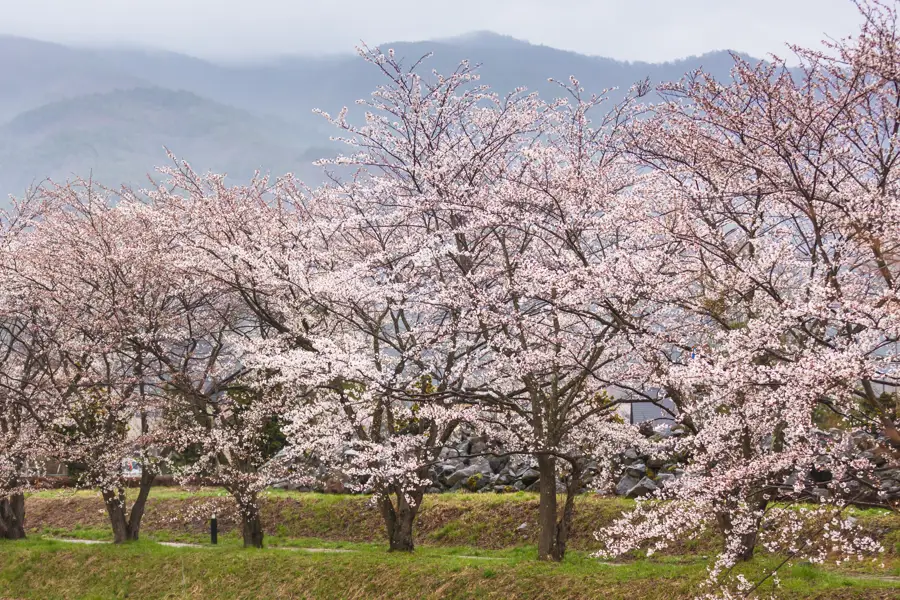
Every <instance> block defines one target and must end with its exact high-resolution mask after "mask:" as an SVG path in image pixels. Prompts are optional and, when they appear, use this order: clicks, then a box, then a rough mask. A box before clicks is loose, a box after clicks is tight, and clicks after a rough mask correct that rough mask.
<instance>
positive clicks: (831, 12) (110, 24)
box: [0, 0, 859, 62]
mask: <svg viewBox="0 0 900 600" xmlns="http://www.w3.org/2000/svg"><path fill="white" fill-rule="evenodd" d="M0 15H2V16H0V33H6V34H12V35H19V36H25V37H33V38H38V39H43V40H50V41H58V42H63V43H77V44H91V45H97V44H100V45H106V44H122V43H127V44H134V45H141V46H151V47H156V48H164V49H168V50H175V51H179V52H185V53H188V54H193V55H195V56H201V57H205V58H217V59H240V58H258V57H262V56H268V55H274V54H298V53H303V54H310V53H313V54H322V53H336V52H340V53H343V52H352V51H353V47H354V45H355V44H357V43H358V42H359V41H360V40H364V41H366V42H367V43H369V44H370V45H374V44H378V43H383V42H389V41H397V40H404V41H405V40H410V41H412V40H424V39H433V38H440V37H449V36H454V35H459V34H462V33H465V32H469V31H474V30H485V29H488V30H491V31H496V32H498V33H504V34H508V35H512V36H514V37H517V38H522V39H525V40H528V41H530V42H533V43H539V44H545V45H548V46H553V47H556V48H563V49H566V50H574V51H577V52H581V53H584V54H593V55H599V56H608V57H612V58H617V59H625V60H646V61H654V62H659V61H665V60H671V59H676V58H683V57H685V56H690V55H694V54H702V53H704V52H707V51H710V50H720V49H733V50H739V51H742V52H747V53H749V54H752V55H754V56H757V57H762V56H763V55H765V54H768V53H771V52H774V53H776V54H781V55H787V54H788V51H787V50H786V49H785V45H784V43H785V42H786V41H790V42H795V43H799V44H801V45H806V46H814V45H817V44H818V42H819V41H820V40H821V39H823V37H824V36H825V35H826V34H827V35H828V36H831V37H844V36H846V35H848V34H850V33H852V32H853V30H854V29H855V27H856V25H857V23H858V22H859V19H858V14H857V12H856V8H855V7H854V6H853V4H852V2H851V1H850V0H740V1H736V0H438V1H434V0H380V1H376V0H341V1H338V0H318V1H314V0H0Z"/></svg>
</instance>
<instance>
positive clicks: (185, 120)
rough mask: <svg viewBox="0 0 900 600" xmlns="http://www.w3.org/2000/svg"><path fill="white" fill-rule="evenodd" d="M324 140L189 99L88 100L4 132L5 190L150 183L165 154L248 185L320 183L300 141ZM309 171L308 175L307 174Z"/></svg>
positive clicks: (146, 91) (175, 95) (134, 94)
mask: <svg viewBox="0 0 900 600" xmlns="http://www.w3.org/2000/svg"><path fill="white" fill-rule="evenodd" d="M316 137H317V134H314V133H313V132H310V131H308V130H306V129H304V128H303V127H302V126H299V125H297V124H295V123H289V122H285V121H282V120H280V119H275V118H261V117H257V116H255V115H252V114H250V113H249V112H246V111H244V110H241V109H237V108H233V107H229V106H225V105H222V104H218V103H216V102H213V101H211V100H207V99H205V98H202V97H200V96H197V95H195V94H191V93H190V92H184V91H173V90H168V89H164V88H135V89H131V90H117V91H113V92H106V93H101V94H88V95H84V96H78V97H75V98H72V99H69V100H62V101H58V102H54V103H51V104H47V105H44V106H40V107H38V108H36V109H33V110H30V111H26V112H24V113H21V114H20V115H18V116H16V117H15V118H13V119H12V120H11V121H9V122H8V123H6V124H5V125H2V126H0V182H2V185H3V186H4V187H5V189H8V190H24V189H26V188H27V187H28V186H29V185H32V184H34V183H39V180H41V179H42V178H43V177H48V176H50V177H53V178H54V179H65V178H67V177H72V176H74V175H81V176H82V177H85V178H86V177H88V176H92V177H93V178H94V179H95V180H97V181H100V182H102V183H106V184H109V185H118V184H119V183H121V182H129V183H131V184H135V185H144V184H146V183H147V174H148V173H151V174H152V172H153V169H154V167H155V166H157V165H160V164H163V163H165V162H166V161H167V158H166V155H165V150H164V148H168V149H169V150H171V151H172V152H174V153H175V155H176V156H178V157H180V158H185V159H187V160H189V162H191V164H192V166H193V167H194V168H196V169H198V170H200V171H205V170H208V169H215V170H218V171H225V172H228V173H234V174H239V175H241V177H240V179H246V178H247V177H249V176H250V175H252V173H253V171H254V170H255V169H260V170H261V171H272V172H274V173H284V172H287V171H294V172H295V173H297V174H298V175H300V176H306V177H310V176H315V175H316V174H317V173H318V170H313V168H312V166H311V165H310V163H311V162H312V161H313V160H315V159H316V158H319V157H320V155H321V154H322V153H323V152H325V150H323V149H320V150H318V151H314V153H313V154H308V151H309V148H308V146H306V145H304V144H303V143H301V140H311V139H315V138H316ZM304 168H305V169H306V171H305V172H304Z"/></svg>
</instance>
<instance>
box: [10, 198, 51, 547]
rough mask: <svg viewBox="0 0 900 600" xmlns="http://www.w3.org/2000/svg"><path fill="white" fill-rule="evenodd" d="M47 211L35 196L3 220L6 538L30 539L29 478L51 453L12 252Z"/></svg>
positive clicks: (36, 357)
mask: <svg viewBox="0 0 900 600" xmlns="http://www.w3.org/2000/svg"><path fill="white" fill-rule="evenodd" d="M41 212H42V206H41V205H40V203H39V202H38V201H37V200H36V198H35V197H34V196H33V195H29V196H28V197H26V198H25V199H24V200H23V201H16V202H15V203H14V205H13V210H12V211H10V212H3V213H2V217H0V219H2V220H0V223H2V229H0V257H2V260H0V279H2V283H0V290H2V291H0V294H2V299H0V311H2V312H0V315H2V316H0V340H2V341H0V348H2V353H0V538H6V539H20V538H23V537H25V527H24V521H25V497H24V493H23V492H24V491H25V490H27V489H28V487H29V483H30V482H29V476H32V475H34V474H36V473H38V472H39V471H40V461H41V459H42V458H44V457H46V456H47V455H49V454H50V453H48V448H47V447H46V445H45V444H44V443H42V441H43V437H42V436H41V433H40V425H41V423H42V422H43V421H44V420H45V419H46V414H45V413H44V412H43V410H42V408H43V407H42V406H41V402H40V398H39V397H38V396H37V394H36V392H37V391H38V390H39V389H40V382H41V381H42V377H41V375H42V373H43V370H42V368H41V366H42V360H41V355H40V353H39V352H38V351H37V348H36V346H35V344H34V343H33V341H34V340H33V335H32V333H33V331H34V322H33V319H32V316H31V315H29V314H28V313H27V312H20V310H19V308H20V306H19V303H18V302H17V301H16V293H17V287H18V286H17V285H16V281H15V277H14V275H13V273H14V269H12V265H11V263H12V262H13V260H14V254H12V253H10V246H11V245H14V242H15V239H16V238H17V236H19V235H21V234H22V232H23V231H25V230H27V229H28V228H29V227H31V225H32V224H33V223H34V221H35V220H37V219H39V218H40V215H41Z"/></svg>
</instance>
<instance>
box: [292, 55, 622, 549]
mask: <svg viewBox="0 0 900 600" xmlns="http://www.w3.org/2000/svg"><path fill="white" fill-rule="evenodd" d="M361 54H362V55H363V57H364V58H366V59H367V60H369V61H370V62H371V63H373V64H374V65H375V66H376V67H378V68H379V69H380V70H381V71H382V72H383V73H384V74H385V76H386V77H387V82H386V85H385V86H383V87H381V88H379V89H378V90H377V91H376V92H375V94H373V100H372V101H371V102H362V103H363V104H366V105H367V106H368V108H369V112H367V113H366V125H364V126H355V125H353V124H352V123H351V122H349V121H348V119H347V111H346V110H345V111H342V112H341V113H340V115H339V116H337V117H335V118H333V119H331V120H332V122H334V123H335V124H336V125H337V126H338V127H340V128H341V129H343V130H344V131H346V132H347V134H346V137H345V138H342V139H343V141H345V142H347V143H348V144H349V145H350V146H351V147H353V148H355V149H356V150H357V151H356V152H355V153H354V154H351V155H349V156H342V157H339V158H337V159H335V160H330V161H323V164H325V165H344V166H346V165H351V166H357V167H359V168H361V169H362V171H361V173H359V174H358V175H357V176H356V178H355V179H354V180H353V181H352V182H350V183H344V182H340V181H338V182H337V184H338V185H337V187H336V189H334V190H333V191H331V192H330V193H329V192H328V191H327V190H326V192H323V193H324V194H325V198H326V202H325V203H324V205H325V206H326V207H328V208H330V209H331V210H333V207H335V206H343V207H346V208H344V209H343V210H342V211H341V212H339V213H338V214H337V215H334V216H331V217H327V218H326V219H325V221H326V222H329V223H332V225H331V228H329V229H326V230H325V234H324V236H325V237H326V238H327V240H328V242H329V244H334V245H333V246H328V245H326V246H325V248H326V249H325V254H326V256H327V257H328V259H329V260H334V258H335V257H336V256H339V255H340V254H341V250H340V248H339V245H338V244H339V243H340V242H341V241H344V240H346V241H347V242H349V244H348V246H347V247H349V248H350V249H351V252H352V254H351V256H350V258H349V260H348V261H347V263H346V266H343V265H337V266H336V267H335V266H330V267H329V269H328V274H327V275H328V276H327V277H326V278H325V279H323V280H322V281H323V282H324V284H325V287H324V288H322V287H318V288H316V291H315V292H314V293H310V297H314V298H317V299H319V301H320V302H327V303H328V307H327V311H328V312H329V313H330V314H333V315H335V316H337V317H338V319H337V320H338V323H337V324H333V326H334V327H335V328H340V327H341V324H345V325H346V324H352V325H351V327H352V329H353V330H354V331H356V332H362V333H364V338H363V339H362V340H357V339H356V338H355V337H353V338H352V339H353V340H354V341H353V342H351V344H350V345H349V346H347V345H345V344H347V340H348V338H347V337H346V336H344V337H343V338H342V340H341V346H340V349H339V350H338V349H337V348H335V347H334V340H335V337H334V335H330V336H329V338H328V341H327V342H325V341H322V342H320V343H319V344H318V346H316V350H317V352H315V353H309V352H308V351H307V353H306V354H307V358H306V360H307V361H311V360H313V358H312V357H313V356H315V357H317V358H318V359H320V360H325V361H326V364H327V367H326V366H322V365H318V366H316V367H312V368H310V364H311V363H309V362H307V365H306V366H307V368H308V370H307V371H306V373H305V374H304V377H298V378H297V379H298V380H301V379H304V378H309V377H311V374H310V373H311V372H312V371H316V370H318V371H319V372H333V370H334V369H335V368H336V366H335V365H336V364H347V365H349V366H350V367H352V371H355V372H356V374H355V375H351V374H348V375H346V376H342V378H341V381H347V380H354V381H357V382H358V383H359V384H360V385H362V389H361V391H359V392H358V393H357V395H356V396H354V397H352V398H347V399H342V400H341V401H342V402H343V403H344V404H354V405H355V406H359V405H364V404H365V403H366V402H367V401H370V402H371V401H373V400H374V401H381V400H379V399H380V398H384V397H389V396H397V397H398V398H407V399H409V400H415V401H416V404H415V405H413V406H414V407H415V408H416V409H417V410H424V407H425V406H427V407H428V408H429V409H430V410H431V411H434V410H435V409H437V408H438V407H440V409H441V411H446V410H448V408H449V405H448V404H446V403H444V402H443V401H444V399H445V398H453V399H454V401H455V402H456V403H457V404H459V403H462V404H464V405H471V406H472V407H475V408H476V413H477V415H478V419H479V423H480V427H481V428H482V429H484V430H488V431H490V432H491V433H492V434H493V435H494V436H495V437H502V438H503V440H504V441H505V442H506V445H507V446H508V447H507V448H506V452H507V453H521V454H531V455H534V456H536V457H537V460H538V463H539V466H540V468H541V472H542V478H541V481H542V483H541V486H542V494H541V515H542V519H541V525H542V534H541V538H540V539H541V543H540V548H539V555H540V556H541V557H542V558H554V559H557V560H559V559H561V558H562V556H563V555H564V552H565V544H566V538H567V535H568V534H567V531H568V528H569V527H570V525H571V520H572V515H573V510H574V503H573V500H574V494H575V492H576V491H577V490H578V489H579V488H580V486H581V478H580V472H581V471H582V470H583V468H584V463H585V461H586V456H587V455H588V454H590V453H591V452H590V451H589V450H588V447H590V448H592V449H593V451H594V452H595V453H597V450H598V448H601V447H605V449H604V450H603V451H601V452H599V454H601V455H607V456H608V455H609V454H611V448H612V447H613V446H616V447H618V446H620V445H621V444H622V443H623V442H624V441H625V440H626V439H630V438H632V437H633V434H634V432H633V431H627V428H621V427H619V425H618V424H617V423H616V420H615V419H614V418H612V417H613V414H612V413H613V410H614V408H615V405H616V402H617V401H615V400H612V399H610V398H609V396H608V395H607V394H606V390H607V388H608V387H610V386H611V385H612V382H614V381H617V380H619V379H621V377H622V375H623V373H624V371H623V369H624V367H625V364H626V361H625V360H624V356H625V353H626V351H627V348H628V345H627V343H626V342H625V341H624V337H618V336H617V334H618V333H620V332H622V331H624V330H626V329H627V328H628V327H627V326H626V324H625V319H624V318H622V317H624V315H625V314H628V315H636V314H638V313H639V310H637V311H635V310H634V309H635V307H634V302H633V299H632V298H630V297H628V294H627V293H623V294H622V297H623V298H625V303H624V304H618V302H619V299H618V298H614V297H613V295H612V294H606V298H607V299H608V304H607V305H606V306H603V307H601V308H600V309H596V307H595V305H596V302H595V301H594V299H593V298H591V296H590V294H585V293H583V291H582V288H581V287H580V282H581V281H582V280H583V278H585V277H592V276H594V277H596V276H597V275H599V274H601V273H603V275H604V276H607V275H608V273H607V272H608V271H609V264H611V263H605V262H604V261H605V260H606V259H605V258H603V255H604V254H605V255H607V256H612V254H614V253H613V251H612V250H613V248H615V247H616V244H617V239H616V236H617V235H619V236H622V233H623V231H622V230H621V228H620V230H619V231H618V232H617V231H616V230H615V229H614V226H613V224H614V223H615V222H616V219H617V218H618V217H619V216H621V215H622V214H626V213H627V212H628V209H627V205H628V202H627V201H626V200H625V197H626V195H625V194H624V193H622V192H624V190H625V189H626V188H627V187H628V186H629V185H631V183H632V180H631V179H630V175H631V174H633V173H634V168H633V167H629V166H628V165H626V164H625V161H624V159H623V160H622V161H617V160H616V158H614V156H617V157H622V153H621V152H618V153H617V152H615V147H614V145H613V144H611V143H610V140H609V137H610V135H611V133H612V131H613V130H615V129H616V128H617V127H618V126H619V125H620V124H621V119H622V118H623V116H624V114H625V111H624V108H622V109H620V110H618V111H615V113H614V114H613V116H611V117H610V118H609V119H608V120H606V121H603V122H602V123H599V124H598V126H597V128H596V130H595V129H592V128H591V127H590V119H589V117H588V116H587V113H588V112H589V111H590V110H591V109H592V108H594V107H595V106H596V105H598V104H599V103H600V101H601V99H600V98H592V99H590V100H582V98H581V96H580V90H578V89H577V82H573V88H574V89H572V90H570V92H571V93H573V101H574V106H572V107H571V108H570V107H569V106H568V105H567V104H566V103H565V102H556V103H544V102H541V101H540V100H539V99H538V98H537V97H536V96H534V95H524V94H523V93H522V91H521V90H517V91H515V92H514V93H513V94H511V95H509V96H507V97H500V96H497V95H496V94H493V93H491V92H490V91H489V90H488V89H487V88H486V87H483V86H476V85H475V83H474V82H475V81H476V75H475V73H474V71H473V69H472V68H471V67H469V65H467V64H465V63H463V64H462V65H460V68H459V69H458V70H457V71H456V72H455V73H454V74H452V75H451V76H447V77H443V76H441V75H438V74H432V76H431V79H429V78H426V77H423V76H422V75H420V74H418V73H417V71H416V69H417V68H418V67H419V64H418V63H417V64H414V65H413V66H412V68H410V69H405V68H404V67H403V66H402V65H401V64H399V63H398V62H397V61H396V60H395V59H394V57H393V56H392V54H391V53H390V52H389V53H388V55H387V56H385V55H383V54H381V53H380V51H378V50H377V49H376V50H372V51H369V50H368V49H365V48H364V49H362V51H361ZM326 116H327V115H326ZM329 118H330V117H329ZM541 136H544V137H546V138H548V139H549V141H548V142H541V141H540V138H541ZM620 193H622V201H621V202H619V200H620V198H619V194H620ZM634 203H636V201H635V200H633V199H632V204H634ZM328 208H327V209H326V210H328ZM315 221H316V222H317V223H321V222H322V219H321V218H319V219H315ZM334 223H337V226H335V225H334ZM318 226H320V227H321V225H318ZM333 232H336V233H333ZM623 237H624V236H623ZM336 239H337V240H338V241H337V242H335V240H336ZM623 252H624V250H623ZM609 260H610V261H612V260H614V259H612V258H610V259H609ZM579 270H580V273H579V272H578V271H579ZM310 278H311V282H310V283H309V284H308V285H312V286H315V285H316V280H317V279H319V278H318V277H317V276H315V275H312V276H310ZM337 283H342V284H343V285H344V286H345V287H338V286H337V285H336V284H337ZM603 283H606V284H608V283H609V279H606V280H604V281H603ZM373 284H374V285H373ZM599 285H602V284H600V283H599V281H598V286H599ZM354 287H357V288H358V289H359V290H360V291H359V295H358V296H357V295H356V294H355V293H354V291H353V289H354ZM336 289H337V290H340V292H339V295H337V296H334V291H335V290H336ZM593 289H594V290H595V289H597V288H593ZM623 292H624V290H623ZM329 297H330V298H329ZM326 298H329V299H328V300H325V299H326ZM607 307H609V308H610V309H612V310H611V311H609V312H607ZM615 310H618V311H621V313H620V315H619V316H620V318H619V320H618V321H617V320H616V316H615V315H614V314H611V313H612V311H615ZM335 331H336V329H335ZM365 337H368V338H369V339H370V340H372V341H371V342H368V344H370V345H371V347H372V349H373V350H374V351H375V354H374V355H373V358H374V359H375V360H374V361H373V362H372V363H370V364H369V366H368V367H366V366H364V365H365V363H364V362H363V361H361V360H360V357H361V356H362V353H363V352H364V350H363V349H364V347H365V345H366V342H365V341H364V340H365ZM372 342H374V344H373V343H372ZM356 344H359V345H356ZM355 345H356V346H355ZM325 348H328V349H329V352H327V353H326V352H325V351H324V349H325ZM332 349H334V350H335V351H339V352H340V353H341V354H346V355H347V358H344V359H341V360H340V361H338V360H337V358H336V357H335V355H334V354H332V353H331V350H332ZM279 365H280V366H281V367H282V368H283V365H282V364H281V363H279ZM373 366H374V367H375V368H374V370H372V369H371V367H373ZM329 370H331V371H329ZM367 370H371V373H370V374H365V373H366V371H367ZM626 370H627V369H626ZM352 371H351V373H352ZM364 374H365V375H364ZM422 376H427V377H428V382H431V383H433V384H434V389H433V390H431V391H430V392H429V393H427V394H423V393H421V392H417V390H419V389H420V388H419V387H418V386H417V384H416V382H417V381H419V380H420V378H421V377H422ZM386 377H390V379H386ZM338 392H339V395H346V392H345V390H344V389H343V388H341V389H340V390H338ZM398 393H399V395H398ZM367 399H368V400H367ZM318 408H321V405H319V407H318ZM342 410H343V411H346V410H347V408H346V407H345V408H343V409H342ZM332 412H334V413H338V414H340V412H339V411H338V410H337V409H335V410H334V411H332ZM413 416H415V415H414V414H411V415H408V416H407V417H406V419H409V418H411V417H413ZM321 418H323V417H322V415H321V414H320V413H315V414H314V417H309V418H307V419H306V421H312V420H314V419H321ZM371 418H372V417H369V416H366V417H365V419H366V420H368V419H371ZM429 418H430V419H433V420H435V421H437V420H439V417H438V416H437V415H436V414H431V415H429ZM458 418H459V419H460V420H465V417H463V416H462V415H459V416H458ZM406 419H404V421H405V420H406ZM445 421H446V422H447V423H451V424H452V423H453V422H454V418H452V417H450V418H447V419H445ZM303 430H304V431H309V430H310V428H309V427H304V428H303ZM432 431H434V430H432ZM389 437H395V436H389ZM427 439H428V440H429V445H430V446H431V447H433V448H434V451H437V450H438V449H439V448H437V447H435V445H434V440H435V439H439V440H441V441H445V440H446V439H448V436H447V435H438V436H437V437H436V438H434V437H429V438H427ZM395 443H397V442H395ZM407 452H408V451H407ZM426 454H431V452H428V453H426ZM416 458H417V460H418V461H419V462H418V465H421V464H422V462H424V461H422V458H421V457H418V456H417V457H416ZM557 458H562V459H563V460H566V461H568V463H569V467H570V477H569V485H568V489H567V492H568V496H567V501H566V504H565V507H564V510H563V515H562V517H561V518H560V517H559V515H557V512H558V509H557V504H556V500H557V497H556V492H557V490H556V478H557V469H556V459H557ZM366 460H368V457H366ZM375 462H377V461H375ZM418 468H419V469H421V466H420V467H418ZM401 470H404V469H401ZM423 473H424V471H423ZM373 479H375V478H373ZM419 479H420V480H421V475H420V476H419ZM426 484H427V482H425V481H421V483H419V484H418V488H419V489H418V491H417V494H418V495H419V498H420V497H421V491H422V490H423V489H424V486H425V485H426ZM419 498H416V497H415V496H413V497H412V499H413V500H414V501H418V499H419ZM387 512H388V514H389V515H390V514H391V511H387ZM411 516H412V517H413V518H414V516H415V513H414V511H411ZM389 522H390V519H389Z"/></svg>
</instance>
